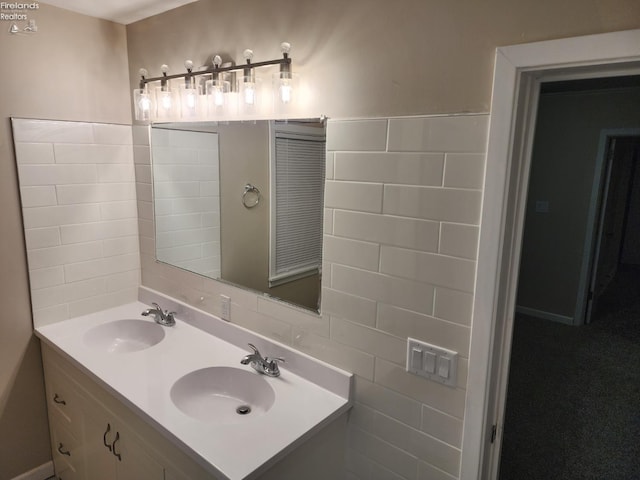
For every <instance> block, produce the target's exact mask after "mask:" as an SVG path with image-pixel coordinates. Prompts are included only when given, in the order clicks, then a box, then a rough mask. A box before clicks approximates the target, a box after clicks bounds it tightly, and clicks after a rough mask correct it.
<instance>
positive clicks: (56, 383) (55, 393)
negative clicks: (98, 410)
mask: <svg viewBox="0 0 640 480" xmlns="http://www.w3.org/2000/svg"><path fill="white" fill-rule="evenodd" d="M45 382H46V391H47V405H48V408H49V412H51V414H52V415H55V416H56V417H57V418H59V419H61V420H63V423H64V424H65V425H66V427H67V428H69V429H70V430H71V431H72V432H73V433H74V434H75V435H77V436H80V435H81V432H82V408H81V401H80V398H81V397H80V395H79V393H78V391H77V388H76V387H75V386H74V384H73V383H72V381H71V380H70V379H69V378H68V377H67V376H66V375H65V374H64V373H63V372H62V371H60V370H59V369H58V368H57V367H55V366H53V365H51V364H49V365H47V366H46V376H45Z"/></svg>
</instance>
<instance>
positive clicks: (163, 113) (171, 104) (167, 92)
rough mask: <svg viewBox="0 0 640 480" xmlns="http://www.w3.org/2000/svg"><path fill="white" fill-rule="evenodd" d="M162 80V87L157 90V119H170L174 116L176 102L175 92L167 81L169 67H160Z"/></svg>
mask: <svg viewBox="0 0 640 480" xmlns="http://www.w3.org/2000/svg"><path fill="white" fill-rule="evenodd" d="M160 71H161V72H162V79H161V80H160V86H159V87H156V88H155V93H156V118H159V119H170V118H173V116H174V111H175V106H176V103H177V102H176V101H175V100H174V91H173V90H172V89H171V86H170V85H169V81H168V80H167V73H168V72H169V66H168V65H166V64H164V65H162V66H161V67H160Z"/></svg>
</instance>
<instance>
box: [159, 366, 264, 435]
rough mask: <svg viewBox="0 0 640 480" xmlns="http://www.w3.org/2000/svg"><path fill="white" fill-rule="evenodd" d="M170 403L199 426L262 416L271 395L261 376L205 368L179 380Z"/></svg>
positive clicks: (173, 389) (233, 370) (230, 369)
mask: <svg viewBox="0 0 640 480" xmlns="http://www.w3.org/2000/svg"><path fill="white" fill-rule="evenodd" d="M170 395H171V400H172V401H173V403H174V404H175V406H176V407H178V408H179V409H180V410H181V411H182V412H183V413H185V414H187V415H188V416H190V417H192V418H194V419H196V420H200V421H203V422H213V423H236V422H243V421H247V420H248V419H249V418H255V417H256V416H260V415H263V414H264V413H266V412H267V411H269V409H270V408H271V406H272V405H273V402H274V401H275V393H274V391H273V388H272V387H271V385H269V383H268V382H267V381H266V380H265V378H264V377H263V376H261V375H260V374H257V373H253V372H249V371H247V370H241V369H239V368H234V367H208V368H202V369H200V370H195V371H193V372H191V373H188V374H186V375H185V376H183V377H181V378H179V379H178V380H177V381H176V382H175V383H174V384H173V386H172V387H171V393H170Z"/></svg>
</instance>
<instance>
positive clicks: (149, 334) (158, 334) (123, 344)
mask: <svg viewBox="0 0 640 480" xmlns="http://www.w3.org/2000/svg"><path fill="white" fill-rule="evenodd" d="M163 338H164V327H161V326H160V325H158V324H157V323H154V322H151V321H148V320H136V319H124V320H114V321H112V322H108V323H104V324H102V325H98V326H97V327H93V328H91V329H90V330H88V331H87V332H86V333H85V334H84V337H83V341H84V343H85V345H86V346H88V347H91V348H98V349H100V350H105V351H107V352H109V353H129V352H137V351H139V350H144V349H146V348H149V347H151V346H153V345H155V344H156V343H159V342H160V341H162V339H163Z"/></svg>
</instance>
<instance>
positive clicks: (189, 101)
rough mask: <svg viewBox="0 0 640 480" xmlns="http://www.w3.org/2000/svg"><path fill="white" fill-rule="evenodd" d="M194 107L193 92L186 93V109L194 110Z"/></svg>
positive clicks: (194, 95)
mask: <svg viewBox="0 0 640 480" xmlns="http://www.w3.org/2000/svg"><path fill="white" fill-rule="evenodd" d="M195 106H196V94H195V93H193V92H188V93H187V107H188V108H195Z"/></svg>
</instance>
